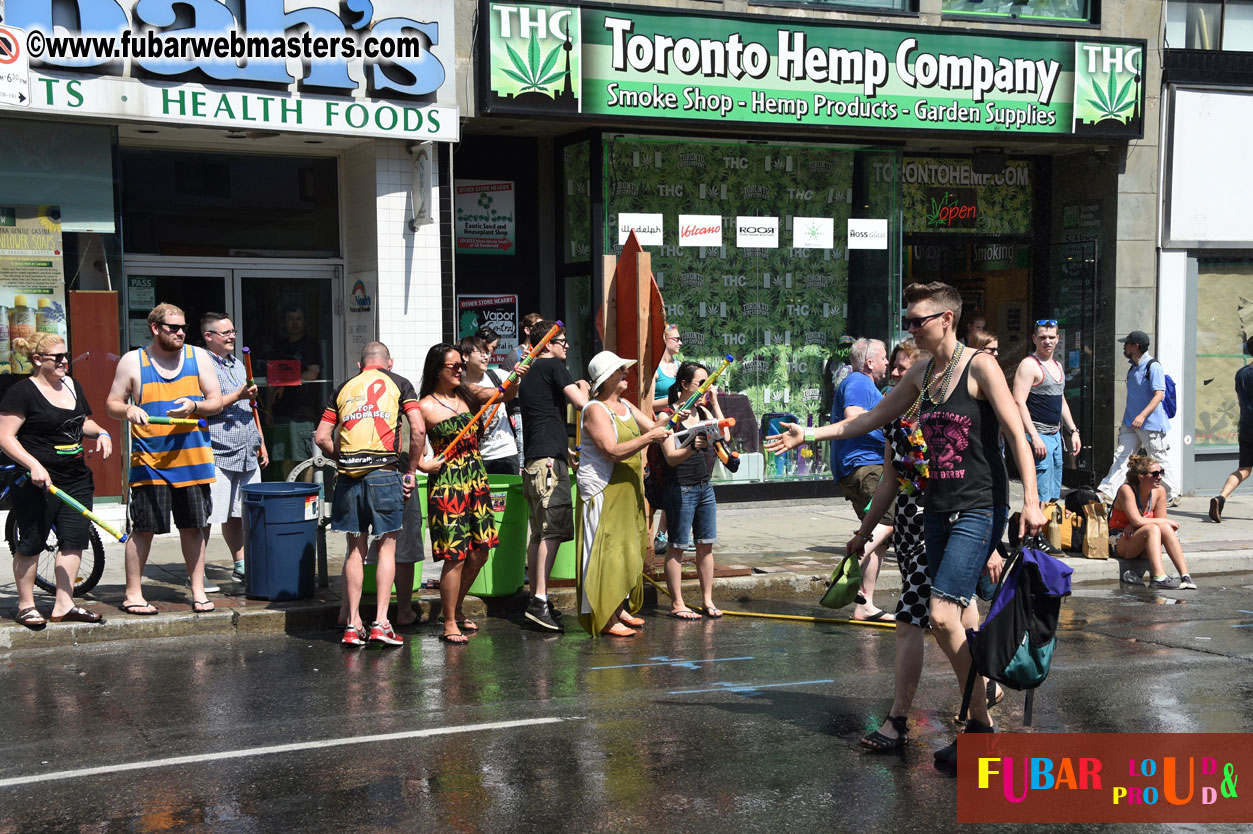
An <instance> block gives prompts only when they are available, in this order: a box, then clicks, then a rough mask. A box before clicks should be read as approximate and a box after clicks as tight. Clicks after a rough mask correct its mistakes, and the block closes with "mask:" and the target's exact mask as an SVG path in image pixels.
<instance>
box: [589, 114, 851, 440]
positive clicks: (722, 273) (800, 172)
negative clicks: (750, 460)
mask: <svg viewBox="0 0 1253 834" xmlns="http://www.w3.org/2000/svg"><path fill="white" fill-rule="evenodd" d="M853 160H854V153H853V152H852V151H846V150H838V149H829V148H820V147H799V146H787V145H761V144H751V145H750V144H746V143H745V144H738V143H715V142H678V141H661V140H642V139H634V138H618V139H614V140H608V141H606V143H605V168H606V170H605V205H606V217H605V229H606V234H605V241H606V247H607V249H608V250H609V252H611V253H613V252H617V251H618V250H619V248H620V247H619V246H618V235H617V228H618V215H619V214H620V213H624V212H631V213H644V214H659V215H662V218H663V229H664V232H663V235H664V237H663V243H662V245H661V246H646V247H645V248H646V249H647V250H648V251H649V252H651V253H652V268H653V274H654V275H655V276H656V278H657V282H658V284H659V285H660V287H661V292H662V295H663V297H664V299H665V303H666V311H667V319H668V320H669V321H670V322H673V323H674V324H677V325H678V326H679V328H680V332H681V334H682V336H683V340H684V347H683V353H682V358H684V359H696V360H699V361H701V362H704V363H705V364H707V365H710V366H716V364H717V363H718V361H719V358H720V357H721V356H723V355H724V354H732V355H733V356H735V357H736V359H737V360H738V361H737V363H736V364H735V365H734V366H732V368H731V369H730V370H729V371H728V372H727V374H726V375H724V377H723V381H722V383H721V385H720V387H722V388H723V389H725V390H729V391H732V392H737V393H743V394H745V395H747V396H748V398H749V401H750V402H751V404H752V407H753V411H754V413H755V414H756V415H757V416H758V418H760V417H761V415H763V414H765V413H767V412H776V411H784V412H791V413H793V414H796V415H797V416H799V417H800V418H801V420H802V421H804V420H805V418H806V417H808V416H810V415H812V416H813V417H814V422H815V423H818V422H820V421H823V420H825V418H826V415H823V414H820V413H819V403H820V401H821V397H822V369H823V365H824V363H825V361H826V359H827V358H828V357H829V356H830V355H831V352H832V351H833V349H834V348H835V346H836V344H837V343H838V341H839V339H840V337H841V336H843V335H844V333H845V329H846V320H847V309H846V305H847V300H848V281H849V261H848V252H847V250H846V247H845V244H846V241H845V237H846V235H847V228H848V218H849V215H850V210H851V208H852V206H851V200H852V197H853ZM680 214H706V215H718V216H720V217H721V218H722V220H723V224H722V225H723V237H722V246H721V247H688V246H679V245H678V242H679V240H678V238H679V230H678V225H679V215H680ZM737 217H767V218H777V219H778V244H779V245H778V247H777V248H748V247H745V248H739V247H737V246H736V245H735V243H736V218H737ZM794 217H823V218H827V217H829V218H832V220H833V223H834V230H835V233H834V242H833V246H832V247H831V248H829V249H794V248H792V246H791V244H792V228H791V226H792V218H794Z"/></svg>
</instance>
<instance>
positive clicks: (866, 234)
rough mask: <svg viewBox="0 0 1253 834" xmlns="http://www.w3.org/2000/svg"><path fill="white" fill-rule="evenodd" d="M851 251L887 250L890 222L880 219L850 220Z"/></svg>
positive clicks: (852, 218) (849, 239) (849, 241)
mask: <svg viewBox="0 0 1253 834" xmlns="http://www.w3.org/2000/svg"><path fill="white" fill-rule="evenodd" d="M848 248H849V249H887V248H888V221H887V220H886V219H884V218H880V219H877V220H876V219H859V218H855V217H850V218H849V219H848Z"/></svg>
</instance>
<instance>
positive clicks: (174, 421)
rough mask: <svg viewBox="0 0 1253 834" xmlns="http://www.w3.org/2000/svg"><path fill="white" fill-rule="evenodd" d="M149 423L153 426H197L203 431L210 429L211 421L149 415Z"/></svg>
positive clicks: (201, 418)
mask: <svg viewBox="0 0 1253 834" xmlns="http://www.w3.org/2000/svg"><path fill="white" fill-rule="evenodd" d="M148 423H149V424H150V425H153V426H196V427H197V428H201V429H204V428H208V427H209V421H208V420H206V419H204V418H203V417H199V418H197V417H157V416H154V415H148Z"/></svg>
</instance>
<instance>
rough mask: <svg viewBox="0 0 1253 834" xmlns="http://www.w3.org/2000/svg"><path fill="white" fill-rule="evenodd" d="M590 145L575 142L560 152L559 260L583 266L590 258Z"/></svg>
mask: <svg viewBox="0 0 1253 834" xmlns="http://www.w3.org/2000/svg"><path fill="white" fill-rule="evenodd" d="M590 146H591V143H590V142H588V141H583V142H576V143H574V144H573V145H568V146H566V148H565V149H563V151H562V157H561V159H562V166H563V178H564V184H565V188H564V190H563V193H562V198H561V199H562V206H563V211H562V215H563V218H564V219H565V227H564V228H563V229H562V240H563V243H564V245H563V247H562V261H563V263H567V264H574V263H582V262H584V261H587V260H590V259H591V257H592V195H591V184H590V174H591V171H590V169H589V165H590V163H589V161H588V159H589V155H590V153H591V147H590Z"/></svg>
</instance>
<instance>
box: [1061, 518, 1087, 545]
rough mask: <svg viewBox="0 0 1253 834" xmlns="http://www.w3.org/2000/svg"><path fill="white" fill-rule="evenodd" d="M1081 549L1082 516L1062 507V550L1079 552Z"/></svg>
mask: <svg viewBox="0 0 1253 834" xmlns="http://www.w3.org/2000/svg"><path fill="white" fill-rule="evenodd" d="M1082 549H1083V516H1082V515H1080V514H1079V513H1072V512H1071V511H1070V510H1068V509H1066V508H1064V507H1063V508H1062V550H1064V551H1066V552H1067V553H1079V552H1081V551H1082Z"/></svg>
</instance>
